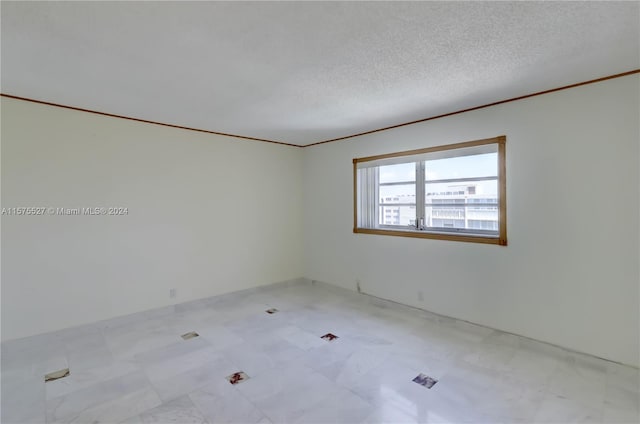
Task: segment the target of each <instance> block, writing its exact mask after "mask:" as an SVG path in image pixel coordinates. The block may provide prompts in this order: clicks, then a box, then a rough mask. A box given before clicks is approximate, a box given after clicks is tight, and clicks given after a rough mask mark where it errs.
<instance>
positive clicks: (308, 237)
mask: <svg viewBox="0 0 640 424" xmlns="http://www.w3.org/2000/svg"><path fill="white" fill-rule="evenodd" d="M639 80H640V78H639V77H638V75H632V76H628V77H624V78H619V79H615V80H609V81H605V82H601V83H597V84H592V85H588V86H583V87H579V88H574V89H570V90H565V91H560V92H556V93H552V94H547V95H544V96H538V97H534V98H530V99H526V100H521V101H517V102H512V103H508V104H504V105H500V106H495V107H491V108H486V109H482V110H478V111H474V112H469V113H465V114H460V115H456V116H452V117H448V118H442V119H437V120H433V121H429V122H425V123H421V124H415V125H411V126H407V127H402V128H398V129H395V130H390V131H384V132H380V133H375V134H371V135H368V136H362V137H358V138H353V139H349V140H345V141H340V142H334V143H329V144H325V145H319V146H315V147H311V148H307V149H305V151H304V164H305V166H304V167H305V174H304V175H305V186H304V193H305V194H304V211H305V233H304V236H305V267H306V268H305V275H306V276H307V277H309V278H312V279H316V280H320V281H325V282H329V283H333V284H337V285H340V286H343V287H345V288H349V289H354V288H355V281H356V279H360V280H361V286H362V289H363V291H365V292H366V293H369V294H373V295H375V296H379V297H382V298H386V299H390V300H394V301H398V302H401V303H405V304H409V305H412V306H416V307H420V308H423V309H427V310H429V311H433V312H437V313H440V314H444V315H448V316H452V317H456V318H461V319H465V320H469V321H472V322H476V323H480V324H483V325H487V326H490V327H493V328H497V329H502V330H506V331H509V332H513V333H517V334H521V335H525V336H529V337H532V338H535V339H538V340H543V341H547V342H551V343H554V344H557V345H561V346H565V347H568V348H572V349H576V350H578V351H582V352H587V353H590V354H593V355H597V356H600V357H604V358H608V359H612V360H615V361H620V362H623V363H626V364H633V365H636V366H638V365H639V364H640V362H639V359H638V356H639V350H638V343H639V340H638V337H639V336H638V335H639V333H640V328H639V315H638V302H639V293H638V285H639V271H638V262H639V260H638V259H639V251H638V240H639V235H640V229H639V225H638V220H639V206H638V204H639V196H638V191H639V175H638V159H639V149H638V147H639V140H640V131H639V114H640V109H639V105H638V99H639V96H638V94H639V92H640V84H639ZM502 134H505V135H506V136H507V192H508V195H507V203H508V205H507V216H508V239H509V246H507V247H500V246H494V245H483V244H471V243H461V242H449V241H440V240H426V239H412V238H400V237H389V236H377V235H366V234H353V233H352V222H353V211H352V204H353V200H352V195H353V193H352V163H351V160H352V158H355V157H362V156H369V155H375V154H382V153H389V152H395V151H402V150H408V149H415V148H422V147H429V146H434V145H440V144H448V143H455V142H461V141H468V140H475V139H480V138H486V137H493V136H498V135H502ZM418 291H423V292H424V301H423V302H420V301H418V299H417V297H418V296H417V293H418Z"/></svg>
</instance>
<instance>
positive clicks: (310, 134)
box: [1, 1, 640, 145]
mask: <svg viewBox="0 0 640 424" xmlns="http://www.w3.org/2000/svg"><path fill="white" fill-rule="evenodd" d="M639 6H640V3H639V2H620V3H618V2H601V3H600V2H558V3H551V2H532V3H530V2H496V3H489V2H470V3H466V2H465V3H455V2H410V3H404V2H403V3H400V2H371V3H369V2H348V3H347V2H344V3H336V2H317V3H316V2H295V3H291V2H258V3H249V2H234V3H231V2H189V3H185V2H77V3H75V2H74V3H72V2H42V3H41V2H16V3H14V2H6V1H3V2H2V3H1V14H2V56H1V59H2V69H1V70H2V92H3V93H5V94H12V95H16V96H23V97H29V98H34V99H39V100H45V101H49V102H54V103H60V104H65V105H71V106H75V107H81V108H87V109H93V110H98V111H103V112H108V113H114V114H119V115H126V116H131V117H136V118H141V119H148V120H153V121H161V122H165V123H171V124H176V125H182V126H188V127H194V128H201V129H207V130H211V131H218V132H225V133H232V134H239V135H243V136H251V137H258V138H266V139H271V140H278V141H284V142H288V143H293V144H299V145H306V144H310V143H313V142H317V141H322V140H326V139H332V138H336V137H342V136H346V135H350V134H354V133H359V132H363V131H368V130H373V129H376V128H380V127H385V126H389V125H394V124H398V123H402V122H406V121H411V120H415V119H421V118H425V117H428V116H433V115H437V114H442V113H447V112H452V111H455V110H459V109H464V108H468V107H473V106H478V105H481V104H486V103H491V102H494V101H498V100H502V99H506V98H510V97H515V96H519V95H523V94H528V93H532V92H535V91H540V90H545V89H550V88H555V87H558V86H563V85H567V84H572V83H576V82H581V81H585V80H589V79H594V78H598V77H603V76H607V75H611V74H616V73H620V72H625V71H630V70H633V69H637V68H640V46H639V43H640V41H639V40H640V29H639V27H640V7H639Z"/></svg>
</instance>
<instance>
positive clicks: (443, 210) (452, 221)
mask: <svg viewBox="0 0 640 424" xmlns="http://www.w3.org/2000/svg"><path fill="white" fill-rule="evenodd" d="M424 225H425V227H428V228H460V229H469V230H486V231H496V232H497V231H498V229H499V226H498V182H497V181H495V180H493V181H469V182H466V183H465V182H464V181H463V182H456V183H438V184H425V223H424Z"/></svg>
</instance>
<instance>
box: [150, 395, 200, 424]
mask: <svg viewBox="0 0 640 424" xmlns="http://www.w3.org/2000/svg"><path fill="white" fill-rule="evenodd" d="M139 418H140V422H142V423H176V424H183V423H184V424H187V423H197V424H206V423H208V422H209V421H207V419H206V418H205V417H204V415H203V414H202V412H200V410H199V409H198V408H197V407H196V406H195V405H194V404H193V402H192V401H191V399H190V398H189V397H188V396H184V397H181V398H179V399H175V400H173V401H171V402H167V403H164V404H162V405H160V406H157V407H155V408H153V409H150V410H148V411H145V412H143V413H142V414H140V415H139Z"/></svg>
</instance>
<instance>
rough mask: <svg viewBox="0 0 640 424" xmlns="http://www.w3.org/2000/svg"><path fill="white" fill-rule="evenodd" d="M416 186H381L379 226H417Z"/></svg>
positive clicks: (413, 184)
mask: <svg viewBox="0 0 640 424" xmlns="http://www.w3.org/2000/svg"><path fill="white" fill-rule="evenodd" d="M415 222H416V185H415V183H412V184H399V185H390V186H380V214H379V220H378V224H379V225H402V226H407V225H415Z"/></svg>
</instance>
